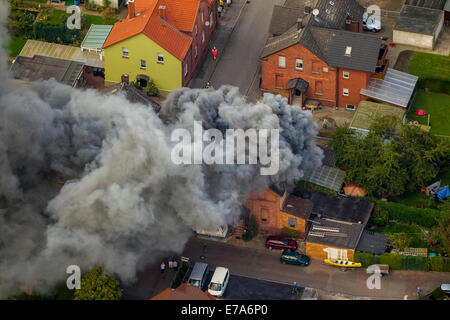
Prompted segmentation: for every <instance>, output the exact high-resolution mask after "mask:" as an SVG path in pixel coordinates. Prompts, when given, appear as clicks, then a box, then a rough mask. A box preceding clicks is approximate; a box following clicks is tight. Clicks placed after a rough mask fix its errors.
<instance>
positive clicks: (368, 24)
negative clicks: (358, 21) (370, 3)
mask: <svg viewBox="0 0 450 320" xmlns="http://www.w3.org/2000/svg"><path fill="white" fill-rule="evenodd" d="M363 29H364V30H367V31H372V32H378V31H381V21H379V20H375V19H374V18H369V17H367V14H365V15H363Z"/></svg>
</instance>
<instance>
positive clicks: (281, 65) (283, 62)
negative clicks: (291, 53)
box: [278, 56, 286, 68]
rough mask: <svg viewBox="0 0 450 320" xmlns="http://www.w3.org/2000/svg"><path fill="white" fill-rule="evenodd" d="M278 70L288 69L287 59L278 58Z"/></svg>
mask: <svg viewBox="0 0 450 320" xmlns="http://www.w3.org/2000/svg"><path fill="white" fill-rule="evenodd" d="M278 68H286V57H284V56H278Z"/></svg>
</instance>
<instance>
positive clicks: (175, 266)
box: [173, 259, 178, 272]
mask: <svg viewBox="0 0 450 320" xmlns="http://www.w3.org/2000/svg"><path fill="white" fill-rule="evenodd" d="M173 270H174V271H175V272H177V271H178V262H177V259H173Z"/></svg>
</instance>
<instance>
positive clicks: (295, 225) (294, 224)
mask: <svg viewBox="0 0 450 320" xmlns="http://www.w3.org/2000/svg"><path fill="white" fill-rule="evenodd" d="M291 221H292V222H294V223H292V224H291ZM292 225H293V226H292ZM288 226H289V228H297V226H298V223H297V219H296V218H291V217H289V218H288Z"/></svg>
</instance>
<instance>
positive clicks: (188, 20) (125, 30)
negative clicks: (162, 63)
mask: <svg viewBox="0 0 450 320" xmlns="http://www.w3.org/2000/svg"><path fill="white" fill-rule="evenodd" d="M199 3H200V0H183V2H182V4H183V10H181V9H180V8H179V6H180V5H179V4H178V1H177V0H136V2H135V8H136V17H134V18H132V19H128V18H126V19H125V20H123V21H121V22H117V23H116V24H114V27H113V28H112V30H111V32H110V34H109V36H108V38H107V39H106V41H105V44H104V45H103V48H107V47H109V46H111V45H113V44H116V43H118V42H120V41H123V40H126V39H128V38H131V37H134V36H136V35H138V34H140V33H143V34H145V35H146V36H147V37H149V38H150V39H151V40H153V41H155V42H156V43H157V44H158V45H160V46H161V47H163V48H164V49H166V50H167V51H169V52H170V53H171V54H173V55H174V56H175V57H176V58H178V59H179V60H184V57H185V56H186V53H187V52H188V50H189V47H190V46H191V43H192V38H191V37H190V36H188V35H186V34H184V33H183V32H181V31H180V30H183V31H191V30H192V29H193V28H194V22H195V17H196V12H197V9H198V6H199ZM160 5H165V6H166V20H163V19H161V18H160V17H159V12H158V8H159V6H160Z"/></svg>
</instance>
